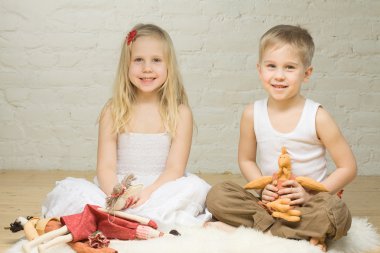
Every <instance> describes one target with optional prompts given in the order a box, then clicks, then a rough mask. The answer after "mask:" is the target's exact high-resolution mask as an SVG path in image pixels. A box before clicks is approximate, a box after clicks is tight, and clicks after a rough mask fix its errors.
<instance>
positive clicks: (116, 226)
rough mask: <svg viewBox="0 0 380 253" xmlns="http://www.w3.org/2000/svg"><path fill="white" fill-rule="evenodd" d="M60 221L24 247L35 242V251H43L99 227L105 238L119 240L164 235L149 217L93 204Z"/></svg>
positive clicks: (91, 232)
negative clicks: (52, 228) (36, 248)
mask: <svg viewBox="0 0 380 253" xmlns="http://www.w3.org/2000/svg"><path fill="white" fill-rule="evenodd" d="M60 221H61V223H62V225H63V226H62V227H61V228H59V229H57V230H53V231H50V232H48V233H45V234H43V235H41V236H39V237H36V238H35V239H33V240H32V241H29V242H27V243H26V244H24V245H23V249H24V251H25V252H31V250H32V248H33V247H36V246H38V250H39V252H44V250H45V249H47V248H49V247H51V246H53V245H55V244H58V243H68V242H78V241H83V240H87V239H88V237H89V236H90V235H92V234H94V232H96V231H101V232H102V233H103V235H104V236H105V237H106V238H108V239H120V240H133V239H143V240H145V239H149V238H156V237H160V236H163V235H164V233H163V232H160V231H158V230H157V224H156V223H155V222H154V221H153V220H150V219H147V218H143V217H140V216H137V215H131V214H127V213H124V212H121V211H111V210H107V209H104V208H101V207H99V206H95V205H86V206H85V208H84V210H83V212H82V213H78V214H73V215H68V216H62V217H61V218H60ZM73 248H74V249H75V247H73ZM87 252H88V251H87ZM103 252H106V251H103Z"/></svg>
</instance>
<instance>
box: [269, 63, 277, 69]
mask: <svg viewBox="0 0 380 253" xmlns="http://www.w3.org/2000/svg"><path fill="white" fill-rule="evenodd" d="M267 67H268V68H271V69H273V68H275V67H276V65H274V64H268V65H267Z"/></svg>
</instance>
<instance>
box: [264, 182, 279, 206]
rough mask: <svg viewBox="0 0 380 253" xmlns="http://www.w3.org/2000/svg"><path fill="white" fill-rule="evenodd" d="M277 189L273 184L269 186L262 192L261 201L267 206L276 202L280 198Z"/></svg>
mask: <svg viewBox="0 0 380 253" xmlns="http://www.w3.org/2000/svg"><path fill="white" fill-rule="evenodd" d="M277 191H278V189H277V187H276V186H274V185H273V184H267V185H266V186H265V188H264V189H263V191H262V192H261V201H262V202H263V203H264V204H266V203H268V202H272V201H275V200H276V199H277V198H278V195H279V194H277Z"/></svg>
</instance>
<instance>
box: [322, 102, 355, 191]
mask: <svg viewBox="0 0 380 253" xmlns="http://www.w3.org/2000/svg"><path fill="white" fill-rule="evenodd" d="M316 129H317V135H318V137H319V139H320V140H321V142H322V143H323V144H324V145H325V147H326V150H327V151H328V152H329V154H330V156H331V158H332V160H333V161H334V164H335V167H336V168H335V170H334V172H332V173H331V174H330V175H329V176H328V177H327V178H326V179H325V180H324V181H323V182H322V183H323V184H324V185H325V186H326V188H327V189H328V190H329V191H330V192H331V193H336V192H338V191H339V190H341V189H343V188H344V187H345V186H346V185H347V184H349V183H350V182H351V181H352V180H353V179H354V178H355V177H356V173H357V167H356V160H355V156H354V154H353V153H352V150H351V148H350V146H349V144H348V143H347V141H346V139H345V138H344V136H343V134H342V133H341V131H340V129H339V127H338V125H337V124H336V123H335V121H334V119H333V118H332V117H331V116H330V114H329V113H328V112H327V111H326V110H324V109H323V108H319V109H318V112H317V119H316Z"/></svg>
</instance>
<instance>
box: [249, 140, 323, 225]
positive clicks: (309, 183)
mask: <svg viewBox="0 0 380 253" xmlns="http://www.w3.org/2000/svg"><path fill="white" fill-rule="evenodd" d="M278 167H279V169H278V171H277V173H274V174H273V176H263V177H260V178H257V179H255V180H252V181H251V182H249V183H248V184H246V185H245V186H244V188H245V189H264V188H265V186H266V185H267V184H270V183H272V184H273V185H276V187H277V188H278V189H281V188H282V187H283V186H282V183H283V182H285V181H286V180H290V179H293V180H296V181H297V182H298V183H299V184H300V185H302V186H303V187H304V188H307V189H310V190H313V191H319V192H327V191H328V190H327V189H326V187H325V186H324V185H323V184H321V183H319V182H317V181H315V180H313V179H311V178H308V177H296V176H294V175H293V174H292V167H291V158H290V155H289V154H288V153H287V151H286V148H285V147H282V149H281V154H280V156H279V158H278ZM290 201H291V200H290V199H288V198H278V199H276V200H275V201H272V202H268V203H266V204H263V203H262V202H261V203H260V204H262V205H263V206H264V207H265V208H267V209H268V210H269V211H270V212H271V213H272V216H273V217H276V218H281V219H285V220H287V221H291V222H297V221H300V219H301V218H300V216H301V212H300V211H299V210H295V209H293V207H292V206H290V205H289V203H290Z"/></svg>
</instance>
